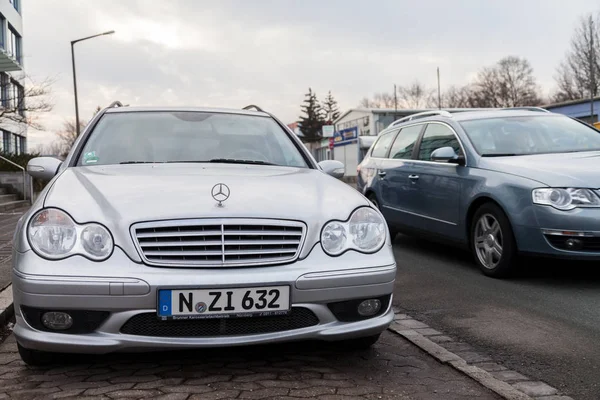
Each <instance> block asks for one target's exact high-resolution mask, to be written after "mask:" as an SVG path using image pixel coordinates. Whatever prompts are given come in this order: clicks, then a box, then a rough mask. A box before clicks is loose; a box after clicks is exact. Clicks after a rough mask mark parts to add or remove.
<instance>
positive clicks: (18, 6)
mask: <svg viewBox="0 0 600 400" xmlns="http://www.w3.org/2000/svg"><path fill="white" fill-rule="evenodd" d="M8 1H9V2H10V4H12V5H13V7H14V8H15V10H17V12H18V13H19V14H21V0H8Z"/></svg>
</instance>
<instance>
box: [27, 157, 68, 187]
mask: <svg viewBox="0 0 600 400" xmlns="http://www.w3.org/2000/svg"><path fill="white" fill-rule="evenodd" d="M60 164H62V161H60V160H59V159H58V158H54V157H35V158H32V159H31V160H29V162H28V163H27V173H28V174H29V175H31V176H32V177H34V178H36V179H39V180H42V181H44V182H48V181H49V180H51V179H52V178H54V175H56V172H57V171H58V168H59V167H60Z"/></svg>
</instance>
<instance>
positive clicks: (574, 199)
mask: <svg viewBox="0 0 600 400" xmlns="http://www.w3.org/2000/svg"><path fill="white" fill-rule="evenodd" d="M532 195H533V202H534V203H535V204H543V205H546V206H552V207H554V208H557V209H559V210H572V209H574V208H577V207H600V197H598V195H596V193H594V191H593V190H590V189H574V188H566V189H560V188H540V189H534V190H533V193H532Z"/></svg>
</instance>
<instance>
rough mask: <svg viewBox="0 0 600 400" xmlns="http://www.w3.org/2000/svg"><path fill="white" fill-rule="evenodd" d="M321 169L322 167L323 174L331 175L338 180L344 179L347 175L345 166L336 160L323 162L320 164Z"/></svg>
mask: <svg viewBox="0 0 600 400" xmlns="http://www.w3.org/2000/svg"><path fill="white" fill-rule="evenodd" d="M319 167H321V169H322V170H323V172H325V173H326V174H327V175H331V176H333V177H334V178H337V179H341V178H343V177H344V174H345V173H346V168H345V167H344V164H343V163H341V162H340V161H336V160H323V161H321V162H320V163H319Z"/></svg>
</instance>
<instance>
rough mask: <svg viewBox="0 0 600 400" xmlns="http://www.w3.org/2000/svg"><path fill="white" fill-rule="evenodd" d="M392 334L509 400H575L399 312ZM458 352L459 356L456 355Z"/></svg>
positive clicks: (392, 325)
mask: <svg viewBox="0 0 600 400" xmlns="http://www.w3.org/2000/svg"><path fill="white" fill-rule="evenodd" d="M389 330H391V331H392V332H395V333H397V334H398V335H400V336H402V337H404V338H405V339H406V340H408V341H409V342H411V343H413V344H414V345H416V346H417V347H419V348H420V349H421V350H423V351H425V352H426V353H427V354H429V355H431V356H432V357H434V358H435V359H437V360H438V361H440V362H441V363H443V364H448V365H450V366H451V367H452V368H454V369H456V370H457V371H459V372H461V373H463V374H465V375H467V376H468V377H470V378H472V379H474V380H476V381H477V382H479V383H480V384H481V385H483V386H485V387H486V388H488V389H489V390H491V391H493V392H494V393H496V394H498V395H500V396H501V397H502V398H504V399H507V400H532V399H536V400H573V399H572V398H571V397H568V396H561V395H559V394H558V390H557V389H555V388H553V387H552V386H549V385H547V384H546V383H544V382H540V381H532V380H530V379H529V378H528V377H526V376H524V375H521V374H519V373H518V372H516V371H511V370H508V369H506V368H505V367H503V366H501V365H500V364H496V363H494V362H493V361H492V360H491V358H489V357H488V356H486V355H482V354H479V353H477V352H475V351H474V349H472V348H471V347H470V346H469V345H467V344H466V343H460V342H456V341H454V340H453V339H452V338H450V337H448V336H445V335H443V334H442V333H441V332H438V331H436V330H435V329H432V328H430V327H429V326H427V325H426V324H424V323H422V322H420V321H417V320H415V319H412V318H411V317H409V316H408V315H406V314H402V313H400V312H396V316H395V318H394V321H393V322H392V324H391V325H390V327H389ZM455 352H456V353H455Z"/></svg>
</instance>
